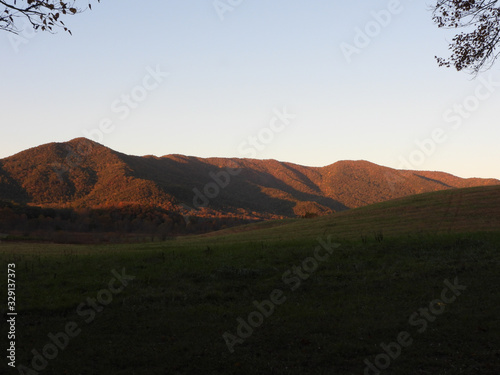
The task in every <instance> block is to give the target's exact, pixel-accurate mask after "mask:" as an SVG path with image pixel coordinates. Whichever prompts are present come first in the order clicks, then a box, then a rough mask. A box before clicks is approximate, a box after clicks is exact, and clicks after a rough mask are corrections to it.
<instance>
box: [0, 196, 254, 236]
mask: <svg viewBox="0 0 500 375" xmlns="http://www.w3.org/2000/svg"><path fill="white" fill-rule="evenodd" d="M249 222H251V220H242V219H237V218H227V217H218V218H206V217H196V216H190V217H189V220H186V219H185V218H184V217H183V216H182V215H181V214H179V213H178V212H172V211H167V210H165V209H162V208H159V207H154V206H143V205H124V206H120V207H115V206H108V207H102V208H99V207H97V208H92V209H90V208H42V207H36V206H28V205H22V204H17V203H13V202H1V201H0V234H3V235H4V237H5V235H7V236H8V237H7V240H9V239H10V240H46V241H53V242H63V243H99V242H108V241H111V242H137V241H166V240H168V239H171V238H173V237H175V236H180V235H186V234H197V233H206V232H210V231H214V230H219V229H224V228H228V227H232V226H236V225H241V224H245V223H249Z"/></svg>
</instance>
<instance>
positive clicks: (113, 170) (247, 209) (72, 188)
mask: <svg viewBox="0 0 500 375" xmlns="http://www.w3.org/2000/svg"><path fill="white" fill-rule="evenodd" d="M498 184H500V181H499V180H496V179H479V178H473V179H462V178H459V177H456V176H453V175H450V174H447V173H442V172H427V171H405V170H396V169H392V168H387V167H383V166H379V165H376V164H373V163H370V162H367V161H339V162H336V163H334V164H331V165H329V166H326V167H305V166H301V165H296V164H292V163H286V162H278V161H276V160H255V159H238V158H206V159H203V158H198V157H191V156H183V155H167V156H163V157H155V156H144V157H139V156H131V155H125V154H123V153H120V152H116V151H113V150H111V149H109V148H107V147H105V146H103V145H100V144H98V143H95V142H92V141H90V140H88V139H85V138H77V139H74V140H72V141H69V142H66V143H50V144H46V145H42V146H39V147H35V148H32V149H29V150H26V151H23V152H20V153H18V154H16V155H13V156H10V157H8V158H5V159H1V160H0V200H7V201H15V202H19V203H27V204H34V205H41V206H51V207H98V206H106V205H107V206H113V205H120V204H128V203H134V204H144V205H154V206H158V207H162V208H165V209H167V210H172V211H179V212H182V213H184V214H189V213H190V212H191V213H194V212H195V211H196V214H197V215H198V216H206V217H227V216H232V217H240V218H253V219H255V218H260V219H268V218H284V217H296V216H302V215H305V214H307V213H311V214H318V215H324V214H329V213H332V212H338V211H343V210H346V209H349V208H356V207H361V206H365V205H368V204H372V203H377V202H382V201H386V200H389V199H395V198H400V197H405V196H409V195H413V194H418V193H423V192H431V191H438V190H446V189H454V188H463V187H472V186H485V185H498Z"/></svg>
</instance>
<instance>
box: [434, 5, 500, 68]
mask: <svg viewBox="0 0 500 375" xmlns="http://www.w3.org/2000/svg"><path fill="white" fill-rule="evenodd" d="M497 3H498V0H438V1H437V3H436V6H435V7H434V10H433V17H432V18H433V20H434V22H435V23H436V24H437V25H438V27H442V28H446V29H459V28H460V29H465V30H466V31H465V32H461V33H459V34H457V35H455V36H454V37H453V39H452V42H451V44H450V47H449V49H450V50H451V56H450V57H449V58H442V57H437V56H436V59H437V62H438V64H439V65H440V66H446V67H450V66H454V67H455V69H457V70H458V71H460V70H463V69H465V70H469V71H471V72H472V73H474V74H478V73H479V72H481V71H483V70H486V69H489V68H491V66H492V65H493V64H494V62H495V61H496V59H497V58H498V57H499V55H500V51H498V47H499V45H500V7H499V6H498V5H497Z"/></svg>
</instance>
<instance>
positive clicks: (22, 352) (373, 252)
mask: <svg viewBox="0 0 500 375" xmlns="http://www.w3.org/2000/svg"><path fill="white" fill-rule="evenodd" d="M488 189H491V190H488ZM498 199H499V198H498V188H497V189H493V188H480V189H464V190H460V191H458V190H457V191H453V192H440V193H432V194H430V195H427V194H423V195H419V196H415V197H411V198H407V199H406V200H398V201H393V202H387V203H382V204H378V205H374V206H370V207H366V208H363V209H359V210H352V211H349V212H345V213H341V214H338V215H333V216H331V217H322V218H317V219H303V220H290V221H286V222H267V223H261V224H257V225H253V226H250V227H247V228H244V229H243V228H240V229H238V230H236V229H232V230H227V231H223V232H221V233H218V234H217V235H210V236H196V237H187V238H179V239H176V240H171V241H167V242H161V243H160V242H158V243H150V244H142V245H99V246H80V245H54V244H28V243H17V244H16V243H0V265H1V267H2V268H1V269H2V270H3V271H2V272H4V275H5V277H2V278H1V279H0V280H1V281H0V288H1V289H0V290H2V294H3V295H4V296H5V297H4V300H5V302H4V303H2V311H3V312H5V310H6V306H7V283H6V282H7V265H8V264H10V263H15V264H16V309H17V312H18V314H19V315H18V316H17V317H16V365H24V366H25V368H23V369H22V370H19V369H13V368H11V367H9V366H8V365H7V363H8V362H9V360H8V359H7V358H4V360H3V362H2V364H1V368H2V370H1V372H2V373H6V374H19V373H21V374H23V373H25V374H36V373H40V374H57V375H60V374H81V375H87V374H88V375H91V374H92V375H94V374H123V375H125V374H127V375H132V374H363V373H365V374H376V373H377V372H376V371H375V370H374V368H375V366H378V368H379V369H382V370H381V373H383V374H487V375H488V374H491V375H493V374H499V373H500V318H499V315H498V306H500V293H498V290H497V289H498V287H500V266H499V261H500V251H499V249H500V230H499V229H498V228H500V225H497V223H498V221H499V214H498V211H499V207H500V205H498ZM487 202H489V203H487ZM486 213H488V214H487V216H484V215H486ZM417 223H420V224H417ZM495 225H497V226H496V227H495ZM495 229H496V230H495ZM117 274H118V276H117ZM113 279H114V281H113ZM120 279H122V280H123V282H121V281H120ZM110 281H112V282H110ZM125 284H126V285H125ZM453 285H455V286H453ZM6 319H7V318H6ZM2 327H3V328H2V330H3V331H2V334H1V336H0V337H2V339H1V340H0V342H2V348H3V349H4V348H5V349H7V348H8V347H9V340H8V339H7V328H8V326H7V325H5V324H3V325H2ZM61 332H64V333H61ZM54 342H56V343H57V344H58V345H59V347H57V345H56V344H53V343H54ZM384 347H385V348H386V350H384V349H383V348H384ZM33 350H35V352H33ZM5 352H6V350H4V353H5ZM33 359H34V360H33ZM367 363H370V364H371V365H370V366H369V367H367V366H368V365H367ZM37 368H38V369H39V370H40V371H38V370H37ZM32 369H35V370H37V371H33V370H32Z"/></svg>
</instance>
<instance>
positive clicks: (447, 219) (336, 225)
mask: <svg viewBox="0 0 500 375" xmlns="http://www.w3.org/2000/svg"><path fill="white" fill-rule="evenodd" d="M499 231H500V186H482V187H472V188H462V189H454V190H446V191H437V192H431V193H423V194H416V195H412V196H409V197H404V198H399V199H394V200H391V201H387V202H381V203H376V204H373V205H369V206H365V207H360V208H356V209H352V210H349V211H345V212H338V213H335V214H331V215H326V216H323V217H318V218H313V219H310V220H303V219H290V220H274V221H266V222H261V223H255V224H250V225H244V226H239V227H235V228H229V229H225V230H221V231H217V232H212V233H207V234H204V235H199V236H198V238H199V239H200V240H201V242H203V241H206V238H213V240H214V241H217V242H219V241H223V242H227V241H228V242H233V243H243V242H251V241H253V240H254V239H255V238H258V239H259V241H275V242H282V241H285V240H286V241H314V240H315V239H316V238H317V237H318V236H324V235H325V234H328V235H332V236H334V237H335V238H337V239H345V240H360V239H371V240H372V241H373V240H374V239H377V238H378V239H379V240H382V238H383V237H384V236H386V237H387V236H389V237H391V236H392V237H394V236H395V237H401V236H403V237H404V236H420V235H422V236H426V235H435V234H449V233H451V234H466V233H476V232H499Z"/></svg>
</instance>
